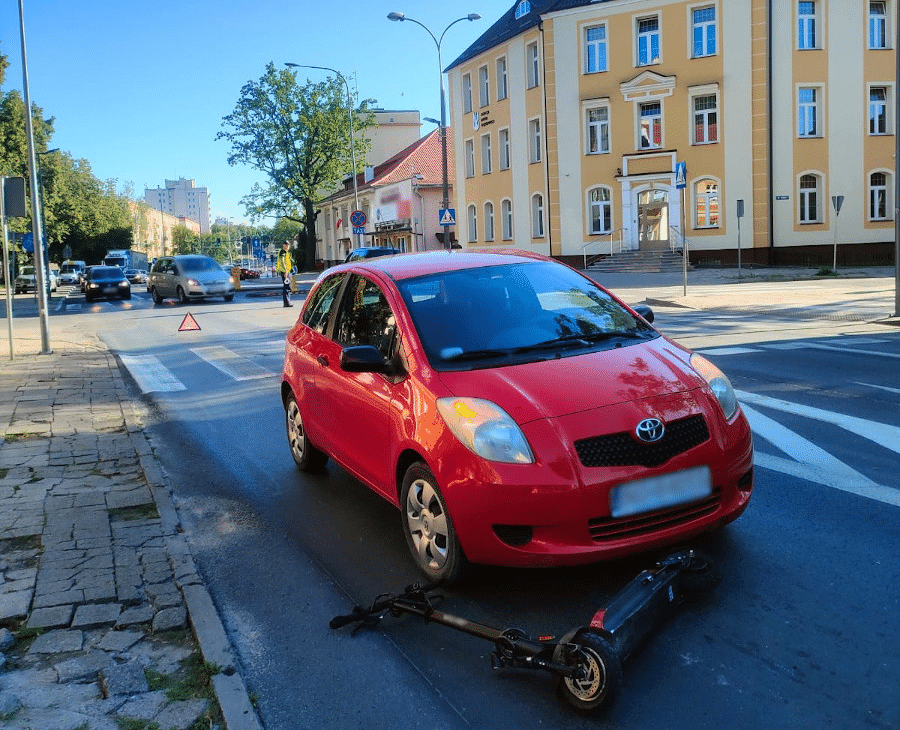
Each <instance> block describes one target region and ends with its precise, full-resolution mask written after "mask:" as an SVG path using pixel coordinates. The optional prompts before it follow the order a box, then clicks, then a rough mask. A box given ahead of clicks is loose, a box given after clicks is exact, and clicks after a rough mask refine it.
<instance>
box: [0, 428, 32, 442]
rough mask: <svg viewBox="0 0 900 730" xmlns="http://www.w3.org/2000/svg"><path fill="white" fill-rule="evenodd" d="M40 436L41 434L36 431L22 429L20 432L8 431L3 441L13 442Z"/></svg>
mask: <svg viewBox="0 0 900 730" xmlns="http://www.w3.org/2000/svg"><path fill="white" fill-rule="evenodd" d="M36 438H41V434H39V433H37V432H34V433H32V432H30V431H24V432H22V433H8V434H6V436H4V437H3V441H4V442H5V443H7V444H15V443H18V442H19V441H27V440H28V439H36Z"/></svg>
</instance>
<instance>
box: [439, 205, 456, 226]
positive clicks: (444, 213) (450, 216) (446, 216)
mask: <svg viewBox="0 0 900 730" xmlns="http://www.w3.org/2000/svg"><path fill="white" fill-rule="evenodd" d="M438 215H439V217H440V224H441V225H442V226H455V225H456V208H441V209H440V212H439V214H438Z"/></svg>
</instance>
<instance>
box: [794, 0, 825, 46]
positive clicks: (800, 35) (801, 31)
mask: <svg viewBox="0 0 900 730" xmlns="http://www.w3.org/2000/svg"><path fill="white" fill-rule="evenodd" d="M807 7H811V8H812V12H811V13H807V12H804V10H806V9H807ZM796 8H797V24H796V28H797V50H798V51H813V50H817V49H819V48H821V47H822V46H821V42H820V40H819V39H820V38H821V37H822V28H821V27H820V26H821V23H820V22H819V4H818V2H817V0H797V5H796Z"/></svg>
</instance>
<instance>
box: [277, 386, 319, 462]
mask: <svg viewBox="0 0 900 730" xmlns="http://www.w3.org/2000/svg"><path fill="white" fill-rule="evenodd" d="M284 415H285V425H286V426H287V437H288V445H289V446H290V447H291V456H293V457H294V462H295V463H296V464H297V467H298V468H299V469H300V470H301V471H321V470H322V469H323V468H324V467H325V464H327V463H328V454H326V453H325V452H324V451H320V450H319V449H317V448H316V447H315V446H313V444H312V442H311V441H310V440H309V437H308V436H307V435H306V429H305V428H304V427H303V418H302V417H301V416H300V406H298V405H297V398H296V397H295V396H294V394H293V393H291V394H290V395H288V397H287V400H286V401H285V404H284Z"/></svg>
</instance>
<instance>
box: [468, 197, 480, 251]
mask: <svg viewBox="0 0 900 730" xmlns="http://www.w3.org/2000/svg"><path fill="white" fill-rule="evenodd" d="M466 220H467V221H468V224H469V243H475V242H476V241H478V211H477V210H475V203H469V206H468V207H467V208H466Z"/></svg>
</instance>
